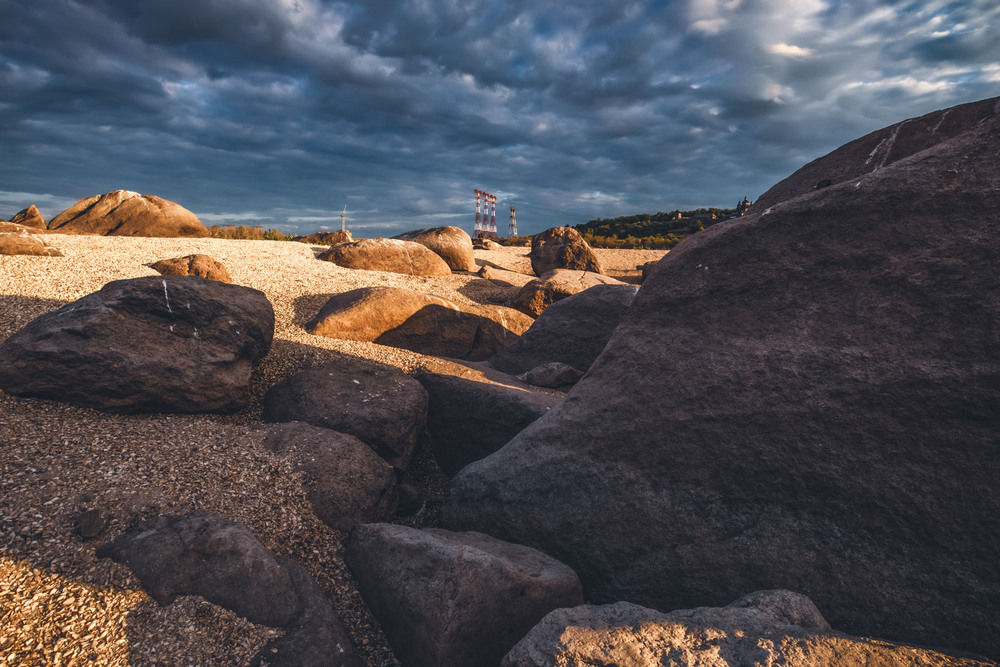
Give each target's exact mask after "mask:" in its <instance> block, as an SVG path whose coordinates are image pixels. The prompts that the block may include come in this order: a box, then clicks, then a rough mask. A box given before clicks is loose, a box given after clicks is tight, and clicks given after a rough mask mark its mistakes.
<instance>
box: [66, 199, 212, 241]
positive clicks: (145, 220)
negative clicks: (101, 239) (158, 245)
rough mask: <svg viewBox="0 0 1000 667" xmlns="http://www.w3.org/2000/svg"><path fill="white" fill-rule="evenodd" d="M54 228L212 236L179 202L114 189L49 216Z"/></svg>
mask: <svg viewBox="0 0 1000 667" xmlns="http://www.w3.org/2000/svg"><path fill="white" fill-rule="evenodd" d="M49 229H50V230H51V231H56V232H63V233H67V234H99V235H102V236H159V237H175V236H176V237H201V236H209V235H210V233H209V231H208V228H207V227H205V225H203V224H202V223H201V220H199V219H198V216H196V215H195V214H194V213H192V212H191V211H189V210H187V209H186V208H184V207H183V206H181V205H180V204H175V203H174V202H172V201H167V200H166V199H161V198H159V197H154V196H153V195H141V194H139V193H138V192H131V191H129V190H115V191H114V192H109V193H107V194H103V195H95V196H93V197H89V198H88V199H84V200H81V201H80V202H78V203H77V204H76V205H75V206H72V207H70V208H68V209H66V210H65V211H63V212H62V213H60V214H59V215H57V216H56V217H54V218H52V219H51V220H49Z"/></svg>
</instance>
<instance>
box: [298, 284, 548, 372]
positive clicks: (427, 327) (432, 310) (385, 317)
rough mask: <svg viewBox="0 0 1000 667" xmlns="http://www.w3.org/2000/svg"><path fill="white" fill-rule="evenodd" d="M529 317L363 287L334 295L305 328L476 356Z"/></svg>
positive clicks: (486, 353) (495, 347)
mask: <svg viewBox="0 0 1000 667" xmlns="http://www.w3.org/2000/svg"><path fill="white" fill-rule="evenodd" d="M533 321H534V320H532V319H531V318H530V317H528V316H526V315H524V314H523V313H520V312H518V311H516V310H512V309H510V308H502V307H498V306H459V305H458V304H456V303H454V302H452V301H448V300H446V299H441V298H439V297H436V296H430V295H428V294H423V293H421V292H414V291H413V290H408V289H403V288H401V287H362V288H360V289H356V290H351V291H349V292H344V293H343V294H338V295H336V296H334V297H332V298H331V299H330V300H329V301H327V302H326V305H324V306H323V308H322V310H320V312H319V313H318V314H317V315H316V317H314V318H313V319H312V320H311V321H309V322H308V323H307V324H306V331H308V332H309V333H311V334H315V335H317V336H327V337H330V338H345V339H348V340H363V341H368V342H373V343H379V344H380V345H389V346H391V347H401V348H404V349H407V350H413V351H414V352H420V353H421V354H429V355H434V356H438V357H452V358H455V359H470V360H476V361H478V360H482V359H487V358H489V357H490V356H492V355H493V354H496V353H497V352H498V351H500V350H502V349H503V348H504V347H506V346H507V345H510V344H511V343H512V342H513V341H515V340H516V339H517V337H518V335H519V334H521V333H523V332H525V331H527V330H528V327H530V326H531V323H532V322H533Z"/></svg>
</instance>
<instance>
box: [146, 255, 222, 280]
mask: <svg viewBox="0 0 1000 667" xmlns="http://www.w3.org/2000/svg"><path fill="white" fill-rule="evenodd" d="M149 268H151V269H153V270H154V271H156V272H157V273H159V274H161V275H164V276H198V277H199V278H205V279H206V280H218V281H219V282H220V283H231V282H233V279H232V278H230V277H229V271H227V270H226V267H225V266H223V264H222V263H221V262H218V261H216V260H214V259H212V258H211V257H209V256H208V255H199V254H195V255H186V256H184V257H174V258H172V259H161V260H160V261H158V262H153V263H152V264H150V265H149Z"/></svg>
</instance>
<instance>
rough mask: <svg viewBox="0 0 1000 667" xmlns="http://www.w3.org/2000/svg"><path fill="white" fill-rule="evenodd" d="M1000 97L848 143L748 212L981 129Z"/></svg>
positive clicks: (851, 178) (857, 176)
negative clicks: (980, 126) (979, 127)
mask: <svg viewBox="0 0 1000 667" xmlns="http://www.w3.org/2000/svg"><path fill="white" fill-rule="evenodd" d="M998 104H1000V97H994V98H991V99H986V100H980V101H978V102H970V103H969V104H962V105H959V106H956V107H951V108H949V109H941V110H939V111H933V112H931V113H929V114H926V115H924V116H920V117H919V118H909V119H907V120H904V121H902V122H900V123H896V124H895V125H890V126H889V127H884V128H882V129H881V130H876V131H875V132H872V133H871V134H867V135H865V136H863V137H861V138H859V139H855V140H854V141H851V142H849V143H847V144H844V145H843V146H841V147H840V148H838V149H837V150H835V151H833V152H831V153H828V154H827V155H824V156H823V157H821V158H818V159H816V160H813V161H812V162H810V163H809V164H807V165H805V166H804V167H802V168H801V169H799V170H798V171H796V172H795V173H794V174H792V175H791V176H789V177H788V178H786V179H784V180H783V181H781V182H780V183H777V184H776V185H774V186H773V187H771V188H770V189H769V190H768V191H767V192H765V193H764V194H762V195H761V196H760V197H759V198H758V199H757V201H755V202H754V203H753V205H752V206H751V207H750V209H749V213H763V212H764V211H766V210H767V209H768V208H770V207H772V206H774V205H775V204H778V203H780V202H783V201H786V200H789V199H794V198H795V197H799V196H801V195H805V194H809V193H810V192H816V191H819V190H822V189H824V188H828V187H830V186H832V185H837V184H839V183H845V182H848V181H850V182H851V183H852V184H853V183H855V182H857V181H858V179H861V178H863V177H865V176H866V175H870V174H875V173H876V172H878V171H880V170H882V169H885V168H886V167H890V166H892V165H893V164H894V163H896V162H898V161H899V160H902V159H904V158H907V157H909V156H911V155H914V154H916V153H919V152H920V151H923V150H927V149H928V148H933V147H934V146H936V145H938V144H940V143H942V142H945V141H948V140H950V139H952V138H954V137H957V136H959V135H961V134H964V133H966V132H969V131H970V130H973V129H975V128H976V127H978V126H979V125H980V124H981V123H982V122H984V121H988V120H989V119H990V118H991V117H993V116H995V115H996V114H997V105H998Z"/></svg>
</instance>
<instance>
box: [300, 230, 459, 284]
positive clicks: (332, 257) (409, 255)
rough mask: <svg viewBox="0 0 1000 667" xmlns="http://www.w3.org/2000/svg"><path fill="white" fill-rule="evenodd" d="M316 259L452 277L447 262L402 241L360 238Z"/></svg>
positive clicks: (432, 252) (350, 267) (411, 273)
mask: <svg viewBox="0 0 1000 667" xmlns="http://www.w3.org/2000/svg"><path fill="white" fill-rule="evenodd" d="M317 259H321V260H323V261H325V262H333V263H334V264H336V265H337V266H343V267H346V268H348V269H364V270H366V271H390V272H392V273H402V274H404V275H408V276H447V275H451V268H450V267H449V266H448V263H447V262H445V261H444V260H443V259H441V256H440V255H438V254H437V253H435V252H434V251H432V250H430V249H428V248H426V247H424V246H422V245H420V244H419V243H414V242H413V241H400V240H399V239H383V238H378V239H361V240H360V241H354V242H352V243H341V244H340V245H335V246H333V247H332V248H330V249H329V250H327V251H326V252H324V253H323V254H321V255H319V257H318V258H317Z"/></svg>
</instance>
